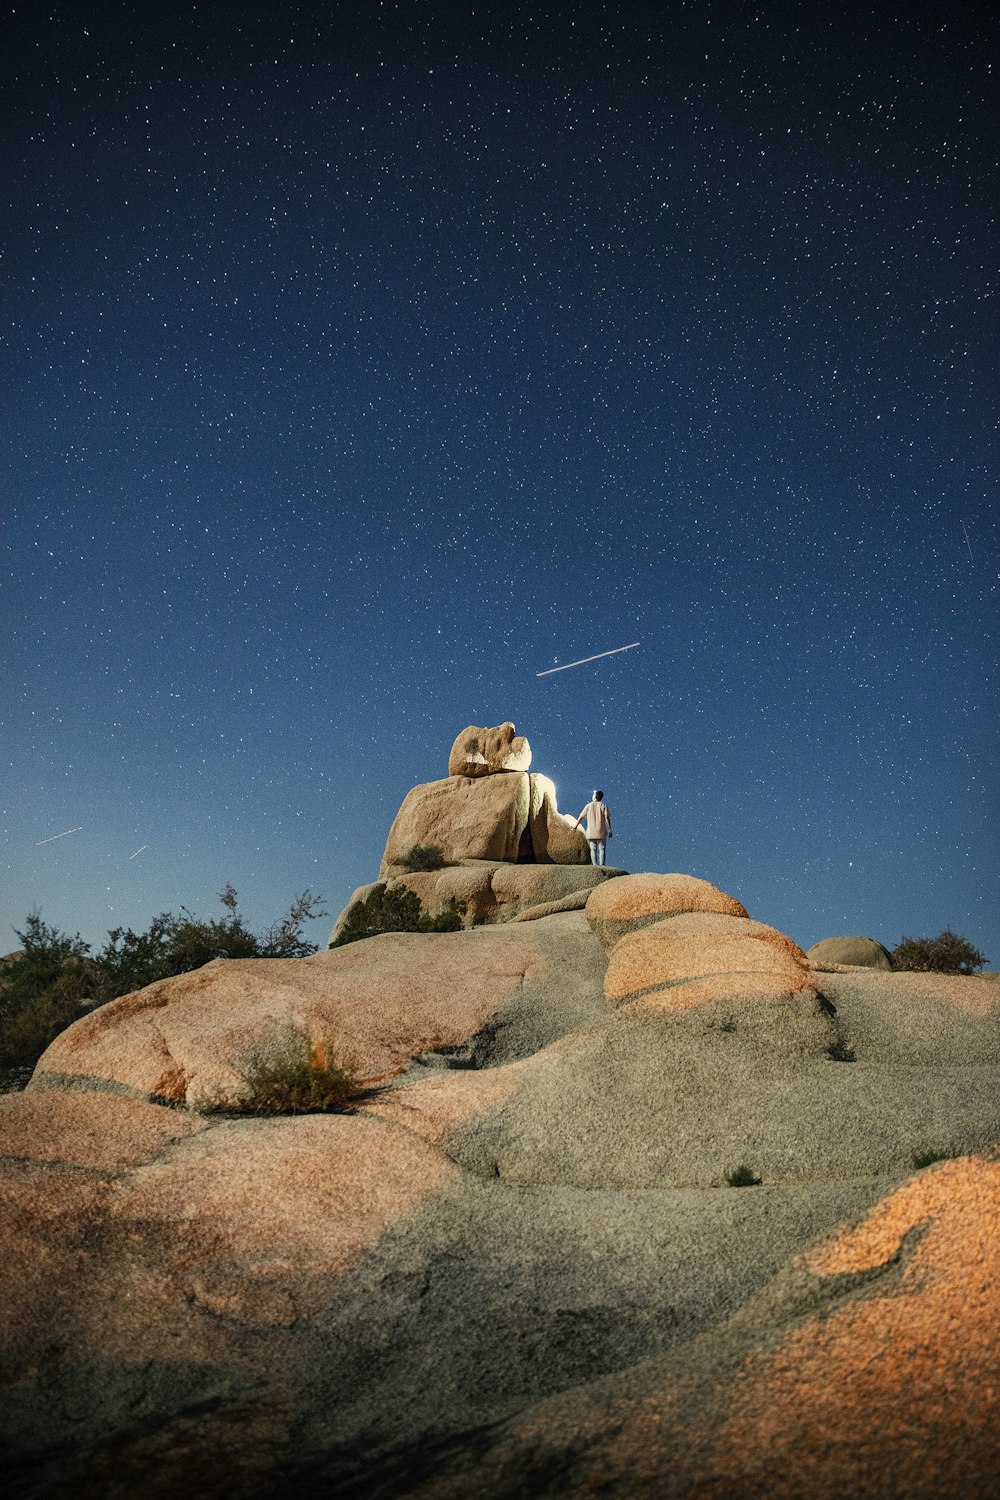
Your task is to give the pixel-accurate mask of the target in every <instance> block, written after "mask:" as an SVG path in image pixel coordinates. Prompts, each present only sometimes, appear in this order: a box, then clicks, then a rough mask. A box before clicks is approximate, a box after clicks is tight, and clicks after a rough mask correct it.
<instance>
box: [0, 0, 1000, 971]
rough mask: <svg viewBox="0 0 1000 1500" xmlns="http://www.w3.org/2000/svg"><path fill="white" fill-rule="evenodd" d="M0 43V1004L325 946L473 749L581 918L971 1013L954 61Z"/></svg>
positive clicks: (365, 46)
mask: <svg viewBox="0 0 1000 1500" xmlns="http://www.w3.org/2000/svg"><path fill="white" fill-rule="evenodd" d="M4 24H5V29H6V31H7V33H8V35H7V40H6V42H5V44H4V54H5V56H6V64H5V71H6V75H7V88H6V90H5V97H4V103H3V113H4V118H3V139H4V141H5V143H6V146H5V152H4V165H3V169H2V171H3V200H2V201H3V225H4V228H3V231H2V241H3V324H2V327H3V340H2V352H0V359H2V362H3V372H2V373H3V388H4V391H5V400H4V421H3V423H2V424H0V426H2V432H0V444H2V509H3V521H4V528H3V541H2V567H0V584H2V593H0V609H2V622H0V624H2V641H3V646H2V681H0V716H2V744H0V750H2V755H0V760H2V766H3V785H2V846H0V917H2V923H3V931H2V932H0V951H6V950H7V949H9V948H12V947H14V946H15V938H14V935H13V928H16V927H21V926H23V922H24V918H25V917H26V916H27V914H28V912H29V911H30V910H32V909H33V908H35V909H40V910H41V912H42V915H43V917H44V918H45V919H46V920H48V921H50V922H53V923H54V924H55V925H57V926H58V927H60V928H62V929H64V930H68V931H70V932H77V931H79V932H80V933H82V935H83V936H84V937H85V938H86V939H87V940H88V941H90V942H92V943H95V944H98V945H99V944H100V943H101V941H102V940H103V937H104V934H105V933H106V931H107V929H108V928H110V927H113V926H119V925H122V926H132V927H134V928H136V929H137V930H139V929H141V928H143V927H145V926H146V925H148V922H149V921H150V920H151V918H152V917H153V916H154V915H156V914H157V913H158V912H161V911H164V910H173V911H177V909H178V908H179V907H180V906H181V905H184V906H187V907H188V908H190V909H192V910H193V911H195V912H196V913H197V914H199V915H221V914H222V908H221V907H220V906H219V905H218V903H217V901H216V892H218V891H219V890H220V889H221V887H222V886H223V885H224V883H225V882H226V881H232V883H233V884H234V885H235V886H236V888H237V890H238V892H239V894H240V900H241V909H242V910H243V912H244V914H245V917H246V919H247V921H248V922H249V923H250V924H251V925H253V926H263V925H265V924H266V923H268V922H269V921H271V920H272V919H273V918H274V917H276V916H277V915H278V914H279V913H280V912H281V911H284V910H285V909H286V908H287V906H288V904H289V902H290V900H291V897H292V896H293V895H294V894H295V893H296V892H298V891H301V890H302V889H304V888H306V887H310V888H311V889H312V890H313V891H314V892H319V893H322V894H323V895H325V897H326V905H327V908H328V910H329V912H330V917H329V918H326V919H324V920H317V921H315V922H314V923H312V924H310V932H309V935H310V937H311V939H312V941H314V942H317V943H323V942H325V936H326V932H327V931H328V929H329V926H330V924H331V920H332V916H333V915H334V914H335V913H336V912H337V911H338V910H339V908H340V907H341V906H342V905H343V903H344V902H345V901H346V899H347V897H348V895H349V894H350V892H351V891H352V890H353V889H354V887H355V886H357V885H359V884H360V883H362V882H363V881H366V880H371V879H374V877H375V874H376V871H377V867H378V862H379V858H380V855H381V851H382V847H383V844H384V841H385V836H386V833H387V831H388V827H389V824H390V822H391V820H392V818H393V816H394V814H395V812H396V810H397V808H398V806H399V803H400V801H401V800H402V798H403V796H404V794H405V793H406V791H407V790H408V789H409V788H410V787H411V786H412V785H414V784H415V783H417V782H422V781H430V780H434V779H436V778H438V777H440V776H443V775H445V774H446V772H447V757H448V751H449V749H450V746H451V743H452V740H453V739H454V737H455V735H456V734H457V733H458V731H459V730H460V729H462V728H463V727H464V726H465V725H467V724H469V723H475V724H483V725H486V724H497V723H500V722H502V721H504V720H507V719H510V720H513V721H514V722H515V723H516V725H517V728H518V731H519V732H520V733H523V734H526V735H527V736H528V738H529V740H530V742H531V745H532V748H533V752H534V760H533V768H534V769H535V770H539V771H543V772H545V773H546V774H547V775H549V776H551V777H552V779H553V780H554V781H555V784H556V787H557V791H558V796H559V802H560V806H561V808H562V809H563V810H564V811H570V812H572V813H573V815H574V816H575V814H576V813H577V812H579V810H580V808H581V807H582V806H583V804H584V803H585V802H586V801H587V799H588V798H589V796H590V794H591V791H592V789H593V787H595V786H601V787H602V788H603V789H604V791H605V794H606V798H607V801H608V804H609V806H610V808H611V811H612V815H613V817H614V821H615V835H616V836H615V839H614V840H613V842H612V844H611V845H610V854H611V857H612V860H613V862H614V863H615V864H617V865H619V866H622V867H624V868H626V869H629V870H633V871H639V870H661V871H673V870H679V871H688V872H691V873H693V874H695V875H698V876H701V877H703V878H706V879H708V880H711V881H713V882H714V883H716V884H717V885H720V886H721V887H722V888H723V889H725V890H727V891H730V892H731V893H732V894H734V895H736V896H738V897H739V898H740V899H741V900H742V901H743V902H744V904H745V905H746V906H747V908H748V910H749V911H750V914H751V915H752V916H754V917H757V918H759V919H761V920H763V921H767V922H770V923H773V924H775V925H776V926H778V927H779V928H781V929H782V930H783V931H785V932H787V933H789V935H790V936H792V937H793V938H795V939H796V941H798V942H799V943H801V944H803V946H808V945H810V944H811V943H813V942H815V941H816V940H817V939H819V938H821V937H825V936H828V935H831V934H835V933H854V932H858V933H866V934H869V935H871V936H873V937H876V938H879V939H880V940H881V941H883V942H885V943H886V944H887V945H888V946H891V945H892V944H893V943H895V942H896V941H898V939H899V938H900V937H901V936H902V935H903V934H904V933H906V934H908V935H911V936H921V935H931V934H934V933H937V932H938V931H939V930H940V929H941V928H942V927H945V926H949V927H952V928H954V929H955V930H957V931H959V932H961V933H963V934H964V935H965V936H967V937H968V938H970V939H971V940H972V941H973V942H974V943H975V944H976V945H977V946H978V947H979V948H981V949H982V950H983V951H984V952H985V953H986V954H987V956H988V957H989V958H990V960H991V961H992V965H993V966H994V967H1000V860H998V859H997V842H998V841H997V821H998V816H997V815H998V811H1000V796H998V790H1000V788H998V779H1000V778H998V764H1000V756H998V743H997V742H998V728H1000V713H998V707H1000V705H998V690H997V689H998V684H997V644H998V630H997V623H998V621H997V603H998V584H1000V547H998V530H1000V527H998V507H997V502H996V487H995V485H996V481H995V470H996V454H997V414H998V401H997V396H998V381H997V349H998V346H1000V343H998V320H997V249H998V234H997V221H996V207H997V202H998V192H997V163H998V147H1000V125H998V122H1000V99H998V90H997V75H998V71H1000V56H998V53H1000V48H998V46H997V41H998V35H997V29H996V20H995V10H994V7H993V6H991V5H982V6H979V5H971V4H962V3H958V4H956V5H952V6H942V5H941V4H940V3H938V0H934V3H925V0H910V3H908V4H906V5H905V6H900V7H889V6H885V5H883V4H877V5H871V6H868V5H859V6H855V5H850V4H848V5H847V6H831V7H817V6H815V5H814V4H812V3H809V4H792V3H780V0H779V3H773V4H770V3H766V0H762V3H761V4H759V5H753V4H749V3H748V4H741V5H737V4H735V3H730V4H719V3H713V0H691V3H682V0H671V3H661V4H654V3H642V4H621V5H603V6H598V5H581V4H537V5H535V4H532V5H528V4H522V3H518V0H513V3H506V0H505V3H503V4H500V3H496V4H488V3H466V4H452V5H440V4H434V3H411V0H398V3H393V0H382V3H379V0H366V3H357V4H344V5H341V4H337V3H328V4H325V5H314V4H296V3H294V0H289V3H282V4H270V5H265V4H260V3H254V0H249V3H245V4H227V3H211V0H203V3H198V4H191V3H190V0H179V3H177V4H172V5H170V6H164V7H159V8H158V7H152V6H147V5H139V4H136V3H120V0H105V3H100V4H98V3H94V4H89V3H85V0H79V3H62V0H52V3H49V4H44V5H43V4H35V3H18V4H14V5H13V6H8V10H7V15H6V17H5V23H4ZM632 641H638V642H639V643H640V644H639V645H638V646H637V647H636V648H635V649H634V650H632V651H628V652H623V653H620V654H618V655H615V656H610V657H606V658H604V659H603V660H600V661H595V662H593V663H590V664H588V665H586V666H582V667H577V668H574V669H573V670H571V671H566V672H559V673H555V674H553V675H549V676H544V677H540V676H538V675H537V674H538V673H539V672H542V671H544V670H545V669H546V668H549V667H552V666H555V665H559V664H561V663H566V662H569V661H573V660H574V659H576V658H579V657H584V656H589V655H591V654H593V653H596V652H600V651H605V650H610V649H612V648H615V647H618V646H621V645H624V644H626V643H628V642H632ZM69 830H75V831H73V832H70V831H69ZM59 835H65V836H64V837H59Z"/></svg>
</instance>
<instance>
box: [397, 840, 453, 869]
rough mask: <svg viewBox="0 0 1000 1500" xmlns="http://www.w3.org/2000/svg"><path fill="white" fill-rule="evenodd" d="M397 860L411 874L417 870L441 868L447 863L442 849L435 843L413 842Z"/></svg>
mask: <svg viewBox="0 0 1000 1500" xmlns="http://www.w3.org/2000/svg"><path fill="white" fill-rule="evenodd" d="M399 862H400V864H401V865H402V866H403V869H404V870H409V872H410V874H411V875H415V874H416V873H417V872H418V871H419V870H443V869H444V867H445V865H446V864H447V860H446V859H445V857H444V850H443V849H441V848H440V847H439V846H438V845H437V844H414V845H413V847H412V849H410V850H408V851H407V853H406V854H404V855H403V857H402V859H401V860H400V861H399Z"/></svg>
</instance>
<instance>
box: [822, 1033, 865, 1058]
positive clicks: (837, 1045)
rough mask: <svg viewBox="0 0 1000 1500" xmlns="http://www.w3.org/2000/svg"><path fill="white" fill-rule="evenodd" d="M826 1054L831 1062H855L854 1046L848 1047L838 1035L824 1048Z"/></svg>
mask: <svg viewBox="0 0 1000 1500" xmlns="http://www.w3.org/2000/svg"><path fill="white" fill-rule="evenodd" d="M826 1055H827V1057H828V1058H829V1059H830V1061H831V1062H857V1056H856V1054H855V1051H854V1048H853V1047H849V1046H848V1045H847V1043H846V1042H845V1041H844V1039H843V1037H838V1038H837V1040H836V1041H835V1042H831V1043H830V1045H829V1047H827V1049H826Z"/></svg>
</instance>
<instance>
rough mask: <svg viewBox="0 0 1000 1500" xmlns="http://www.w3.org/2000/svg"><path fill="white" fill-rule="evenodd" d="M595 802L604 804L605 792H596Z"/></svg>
mask: <svg viewBox="0 0 1000 1500" xmlns="http://www.w3.org/2000/svg"><path fill="white" fill-rule="evenodd" d="M594 801H595V802H603V801H604V793H603V792H595V793H594Z"/></svg>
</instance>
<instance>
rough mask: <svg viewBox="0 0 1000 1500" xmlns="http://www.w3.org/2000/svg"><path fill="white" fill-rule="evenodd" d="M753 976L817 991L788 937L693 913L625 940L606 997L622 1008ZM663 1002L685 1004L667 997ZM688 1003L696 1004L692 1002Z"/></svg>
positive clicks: (611, 965) (745, 921) (611, 967)
mask: <svg viewBox="0 0 1000 1500" xmlns="http://www.w3.org/2000/svg"><path fill="white" fill-rule="evenodd" d="M626 878H627V877H626ZM619 883H621V882H619ZM596 894H599V892H595V895H596ZM593 900H594V897H593V896H592V897H591V898H590V901H588V904H587V911H588V916H589V912H590V904H591V902H592V901H593ZM748 974H753V975H767V976H768V977H769V979H770V980H772V981H773V980H775V979H780V981H781V983H782V985H787V986H788V987H789V988H790V989H791V990H793V991H794V990H805V989H812V988H813V981H812V975H811V974H810V971H809V965H808V964H807V962H806V957H805V954H804V953H803V952H802V950H801V948H799V947H797V945H796V944H795V943H793V942H792V940H791V938H787V937H786V936H785V935H784V933H782V932H778V930H777V929H776V928H774V927H768V926H766V925H765V924H764V923H763V922H752V921H751V920H750V919H749V918H748V917H729V916H723V915H722V914H720V913H707V912H692V913H686V914H682V915H681V916H677V917H668V918H666V919H663V920H661V921H659V922H654V923H652V924H651V925H650V926H648V927H643V928H640V929H638V930H636V931H633V932H630V933H628V934H626V936H625V937H623V938H621V939H620V940H619V941H618V942H617V943H616V945H615V947H614V949H613V950H612V953H611V957H610V959H609V962H608V971H607V974H606V975H605V979H604V993H605V995H606V997H607V999H608V1002H609V1003H610V1004H612V1005H620V1004H621V1003H622V1002H623V1001H625V1000H628V999H632V998H634V997H636V996H638V995H640V994H642V993H643V992H644V991H647V990H651V989H653V988H654V987H662V986H673V985H676V984H677V983H678V981H681V980H698V981H704V980H705V979H706V978H708V977H710V976H720V975H725V976H727V978H728V980H729V982H730V983H731V981H732V976H734V975H748ZM688 993H689V996H690V995H691V993H692V992H691V991H690V990H689V992H688ZM663 1003H665V1004H667V1005H668V1006H672V1005H673V1004H674V1003H683V1002H676V1001H675V1002H672V1001H671V1000H670V998H669V997H668V996H664V997H663ZM688 1003H692V1002H691V1000H690V998H689V1000H688Z"/></svg>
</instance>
